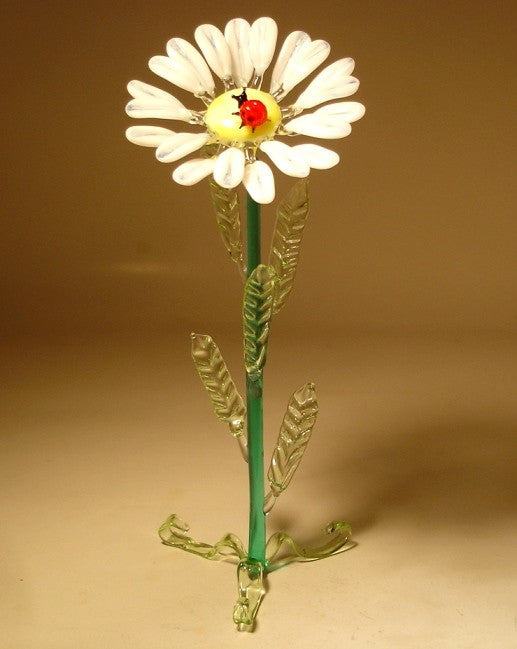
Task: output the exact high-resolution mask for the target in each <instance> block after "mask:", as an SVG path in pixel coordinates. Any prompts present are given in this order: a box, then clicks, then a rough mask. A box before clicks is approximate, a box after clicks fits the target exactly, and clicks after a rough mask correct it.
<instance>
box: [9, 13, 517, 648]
mask: <svg viewBox="0 0 517 649" xmlns="http://www.w3.org/2000/svg"><path fill="white" fill-rule="evenodd" d="M516 7H517V6H516V5H515V3H514V2H509V1H508V2H498V1H496V2H492V3H490V5H487V4H486V3H482V2H458V1H456V2H454V1H453V2H444V1H443V2H435V3H428V2H420V1H413V2H409V1H395V2H358V1H355V0H354V1H350V2H346V3H337V2H328V1H322V2H319V4H318V5H317V6H316V4H315V3H309V2H293V1H292V0H287V1H286V2H283V3H273V2H270V1H269V0H266V1H264V2H261V3H260V6H257V8H256V9H249V10H247V9H246V7H244V5H241V4H237V3H232V2H225V3H224V4H223V3H221V5H219V4H218V3H215V2H212V3H197V4H195V5H194V4H187V5H181V6H180V5H177V4H175V3H173V2H157V1H151V2H148V3H137V2H124V3H101V2H75V3H68V2H46V3H39V2H26V3H23V4H19V3H15V2H3V3H2V16H3V21H4V30H3V32H4V34H3V38H2V50H3V56H2V66H1V69H2V77H3V78H2V96H3V100H2V102H1V108H0V112H1V114H2V117H3V120H2V123H3V129H2V130H1V136H0V137H2V139H3V140H5V141H4V142H3V146H2V151H3V156H2V166H3V169H2V179H3V182H2V184H3V192H2V197H3V201H2V219H1V223H0V225H1V229H2V231H1V236H0V241H1V245H2V254H1V257H0V258H1V262H0V263H1V264H2V270H1V273H0V285H1V290H2V303H3V309H2V322H1V325H2V357H3V367H4V368H5V370H4V381H3V389H2V401H3V407H2V415H1V416H2V429H1V442H2V449H3V450H2V455H1V460H0V461H1V462H2V468H1V472H0V482H1V491H0V493H1V494H2V496H1V500H0V505H1V508H2V509H1V515H2V526H1V528H0V536H1V538H2V548H3V549H4V551H3V552H2V556H1V557H0V567H1V570H2V578H1V579H0V628H2V629H3V630H4V631H3V633H4V639H3V640H2V642H0V644H1V645H2V647H4V646H5V647H6V649H32V648H33V647H34V648H35V647H38V649H47V648H49V649H50V648H51V647H52V649H61V648H63V649H65V648H66V649H68V648H74V649H82V648H84V649H93V648H95V647H99V646H106V647H108V646H109V647H113V648H118V647H134V648H135V649H140V648H144V647H145V648H147V647H153V649H154V648H160V647H166V646H167V647H170V646H173V647H203V648H206V647H216V648H218V647H233V646H237V645H239V646H240V645H241V644H242V642H244V641H246V642H248V644H249V643H251V644H253V646H256V647H260V648H262V647H266V646H271V645H272V644H273V643H275V644H277V645H278V644H280V645H290V644H293V645H295V646H297V647H300V648H301V649H305V648H307V649H309V648H311V649H312V648H313V647H315V646H319V645H323V644H325V645H326V646H327V647H329V648H330V649H334V648H336V649H337V648H338V647H343V646H348V645H350V646H357V647H360V648H361V649H362V648H363V647H375V648H383V649H384V648H389V647H406V646H407V647H416V646H418V647H430V648H434V647H436V648H440V649H442V648H447V649H448V648H451V649H467V648H469V649H470V648H475V649H477V647H481V646H484V647H498V648H499V647H502V648H504V649H507V648H508V649H510V647H514V646H516V645H517V623H516V619H517V618H516V615H517V613H516V610H515V601H516V600H517V593H516V588H515V568H516V560H515V558H514V555H515V552H514V550H513V548H514V545H515V541H514V539H515V533H516V532H517V521H516V516H515V509H516V508H515V505H516V489H515V467H516V452H515V451H516V449H515V430H516V426H515V422H516V419H517V412H516V410H517V408H516V399H515V385H516V380H515V379H516V376H515V374H516V372H515V325H516V306H515V304H516V301H515V287H516V276H517V273H516V270H517V269H516V265H517V264H516V255H515V248H516V245H515V244H516V233H517V228H516V225H515V204H516V200H515V199H516V183H515V180H514V178H515V163H514V151H515V99H516V87H515V71H514V67H515V55H516V52H515V19H516V17H517V10H516ZM236 15H243V16H245V17H247V18H248V19H254V18H255V17H257V16H259V15H271V16H273V17H275V19H277V22H278V24H279V31H280V36H279V37H280V39H282V38H284V37H285V36H286V35H287V34H288V33H289V32H290V31H291V30H293V29H305V30H306V31H308V32H309V33H310V34H311V36H312V37H313V38H325V39H326V40H328V41H329V42H330V43H331V45H332V53H331V57H330V59H329V61H332V60H335V59H336V58H339V57H341V56H349V55H350V56H353V57H354V58H355V59H356V61H357V67H356V74H357V76H358V77H359V79H360V80H361V87H360V90H359V92H358V93H357V95H356V96H355V97H354V99H355V98H356V99H357V100H358V101H362V102H363V103H364V104H365V105H366V106H367V113H366V116H365V118H364V119H362V120H361V121H360V122H358V123H357V124H356V125H355V126H354V130H353V133H352V135H351V136H350V137H349V138H346V139H345V140H342V141H337V142H335V143H331V147H332V148H334V149H335V150H337V151H338V152H339V153H340V155H341V158H342V162H341V164H340V165H339V166H338V167H336V168H334V169H333V170H330V171H327V172H314V173H313V174H312V175H311V201H312V213H311V220H310V223H309V226H308V230H307V236H306V239H305V241H304V247H303V253H302V259H301V264H300V268H299V274H298V279H297V284H296V287H295V291H294V293H293V295H292V296H291V299H290V301H289V303H288V306H287V307H286V308H285V309H284V311H283V312H282V314H281V316H280V317H279V318H278V321H275V323H274V330H273V334H272V340H271V346H270V354H269V365H268V373H267V379H266V381H267V388H266V389H267V399H268V401H267V404H268V405H267V411H266V423H267V432H266V444H267V450H266V458H268V457H269V453H270V449H271V446H272V445H273V444H274V440H275V434H276V432H275V431H276V429H277V427H278V422H279V420H280V419H281V416H282V413H283V408H284V407H285V402H286V400H287V398H288V396H289V394H290V393H291V392H292V391H293V390H294V389H295V388H296V387H298V386H299V385H301V384H302V383H303V382H304V381H306V380H307V379H309V378H310V379H313V380H314V381H315V382H316V383H317V386H318V394H319V400H320V405H321V413H320V418H319V421H318V425H317V433H315V437H314V440H313V441H312V448H310V449H309V452H308V454H307V457H306V458H305V459H304V463H303V465H302V468H301V469H300V472H299V474H298V475H297V476H296V478H295V480H293V483H292V485H291V487H290V488H289V492H288V493H286V494H285V495H284V496H283V497H282V499H281V500H280V501H279V503H278V504H277V509H276V510H275V511H274V513H273V514H272V519H271V525H270V528H271V531H275V530H277V529H284V530H287V531H291V532H292V533H293V534H295V535H297V538H300V539H305V540H309V539H311V538H314V533H315V531H316V530H317V529H318V528H319V527H321V526H322V525H323V524H324V523H325V522H326V521H327V520H330V519H332V518H336V517H344V518H346V519H347V520H350V521H351V522H352V524H353V526H354V530H355V540H356V541H357V542H358V544H359V545H358V547H357V548H355V549H354V550H353V551H351V552H349V553H346V554H344V555H342V556H340V557H336V558H333V559H331V560H329V561H327V562H321V563H318V564H311V565H309V566H294V567H291V568H288V569H286V570H283V571H279V572H278V573H275V574H274V575H273V576H272V577H271V579H270V580H269V581H270V584H269V587H270V592H269V593H268V595H267V597H266V599H265V602H264V605H263V609H262V611H261V615H260V626H259V629H258V632H257V633H256V634H255V635H253V636H251V637H250V638H244V639H243V638H242V637H240V636H239V635H238V634H236V633H235V632H234V629H233V627H232V623H231V609H232V606H233V602H234V599H235V597H236V588H235V583H234V581H235V578H234V573H233V568H232V567H231V566H228V565H226V566H225V565H210V564H205V563H204V562H202V561H201V560H198V559H196V558H194V557H191V556H189V555H182V553H179V552H175V551H173V550H170V549H168V548H164V547H163V546H161V545H160V544H159V542H158V540H157V537H156V534H155V529H156V527H157V526H158V524H159V523H160V522H161V521H162V520H163V519H164V518H165V517H166V516H167V515H168V514H169V513H170V512H171V511H177V512H178V513H179V514H180V515H182V516H183V517H184V518H186V519H187V520H189V521H190V522H191V524H192V528H193V530H192V533H193V535H194V536H195V537H198V538H200V539H202V540H206V541H213V540H215V539H216V538H218V537H219V536H220V535H221V534H223V533H224V532H226V531H230V530H231V531H234V532H236V533H238V534H239V535H240V536H242V537H243V538H245V537H246V506H247V504H246V487H245V485H246V472H245V466H244V464H243V463H240V462H239V457H238V452H237V448H236V447H234V445H233V443H232V440H231V439H230V438H229V437H228V436H225V435H224V430H223V429H218V426H219V424H218V423H217V422H215V421H214V420H213V417H212V414H211V412H210V407H209V404H208V401H207V399H206V397H205V396H204V395H203V394H202V392H201V390H200V388H199V385H198V380H197V377H196V376H195V374H194V371H193V369H192V367H191V365H190V360H189V351H188V334H189V333H190V331H191V330H197V331H201V332H206V333H210V334H212V335H213V336H214V337H215V338H216V340H217V341H218V342H219V343H220V346H221V347H222V349H223V352H224V354H225V357H227V360H228V362H229V364H230V365H231V367H232V368H233V371H234V374H235V375H236V376H238V372H239V370H238V368H239V363H240V358H239V356H240V354H239V345H240V343H239V336H240V322H239V309H240V307H239V301H240V293H241V285H240V283H239V279H238V275H237V273H236V271H235V268H233V267H232V265H231V264H230V262H229V261H227V259H226V253H225V251H224V249H223V247H222V245H221V243H220V241H219V235H218V233H217V230H216V227H215V225H214V219H213V216H212V213H211V206H210V204H209V199H208V193H207V191H206V186H204V185H201V186H198V187H195V188H190V189H189V188H183V187H180V186H177V185H175V184H174V183H173V182H172V180H171V179H170V172H171V166H169V165H160V164H158V163H157V162H155V160H154V158H153V155H152V152H151V151H150V150H145V149H140V148H137V147H135V146H133V145H131V144H129V143H128V142H127V141H125V139H124V137H123V132H124V130H125V128H126V127H127V126H128V125H130V120H129V118H127V117H126V116H125V114H124V112H123V106H124V104H125V103H126V101H127V93H126V89H125V84H126V82H127V81H128V80H130V79H131V78H137V79H141V80H143V81H147V82H149V83H156V85H160V86H161V87H163V88H166V86H167V84H166V83H165V82H161V80H159V79H158V78H156V77H154V75H152V73H151V72H150V71H148V69H147V60H148V59H149V58H150V56H152V55H154V54H159V53H162V52H163V50H164V46H165V43H166V41H167V40H168V38H170V37H171V36H182V37H185V38H188V39H190V40H192V33H193V30H194V28H195V26H196V25H198V24H200V23H202V22H213V23H214V24H217V25H219V26H222V25H224V24H225V22H226V21H227V20H228V19H229V18H231V17H234V16H236ZM176 94H177V95H178V96H179V97H180V98H182V99H183V100H184V101H185V102H186V103H187V105H190V106H192V107H194V104H193V103H192V100H190V99H189V98H188V97H187V96H186V95H185V94H183V93H182V92H181V91H179V92H177V93H176ZM276 177H277V178H278V190H279V194H280V195H281V194H282V193H283V192H284V191H286V190H287V189H288V187H289V180H288V179H285V178H283V179H281V178H280V177H279V174H277V176H276ZM263 216H264V219H263V222H264V233H263V235H264V247H265V248H266V249H267V247H268V245H269V243H268V242H269V237H270V232H271V226H272V223H273V219H274V211H273V209H272V208H267V209H265V210H264V213H263ZM218 433H220V434H218ZM214 458H216V460H215V461H214Z"/></svg>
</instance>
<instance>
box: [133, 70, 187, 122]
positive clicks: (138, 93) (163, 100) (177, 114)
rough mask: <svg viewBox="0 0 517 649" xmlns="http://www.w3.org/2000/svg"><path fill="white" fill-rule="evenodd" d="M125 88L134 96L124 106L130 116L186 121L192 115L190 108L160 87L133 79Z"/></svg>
mask: <svg viewBox="0 0 517 649" xmlns="http://www.w3.org/2000/svg"><path fill="white" fill-rule="evenodd" d="M127 89H128V90H129V93H130V94H131V95H132V96H133V97H134V99H132V100H131V101H130V102H129V103H128V105H127V106H126V112H127V114H128V115H129V116H130V117H137V118H141V117H144V118H147V117H154V118H156V119H178V120H180V121H182V122H188V121H190V119H191V117H192V113H191V112H190V110H188V109H187V108H185V106H184V105H183V104H182V103H181V101H179V100H178V99H176V97H173V96H172V95H170V94H169V93H168V92H165V91H164V90H160V88H155V87H154V86H150V85H149V84H147V83H143V82H142V81H136V80H134V81H130V82H129V83H128V85H127Z"/></svg>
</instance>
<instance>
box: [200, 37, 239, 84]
mask: <svg viewBox="0 0 517 649" xmlns="http://www.w3.org/2000/svg"><path fill="white" fill-rule="evenodd" d="M194 37H195V39H196V43H197V44H198V45H199V49H200V50H201V51H202V52H203V56H204V57H205V59H206V60H207V61H208V65H209V66H210V67H211V68H212V70H213V71H214V72H215V73H216V74H217V76H218V77H219V78H220V79H228V78H230V77H231V75H232V57H231V54H230V48H229V47H228V43H227V42H226V40H225V38H224V36H223V33H222V32H221V30H220V29H218V28H217V27H215V26H214V25H199V27H198V28H197V29H196V31H195V32H194Z"/></svg>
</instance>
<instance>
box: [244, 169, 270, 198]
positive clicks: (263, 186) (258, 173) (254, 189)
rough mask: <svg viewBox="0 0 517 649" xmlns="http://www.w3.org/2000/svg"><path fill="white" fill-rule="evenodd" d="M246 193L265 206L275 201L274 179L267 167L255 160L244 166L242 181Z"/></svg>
mask: <svg viewBox="0 0 517 649" xmlns="http://www.w3.org/2000/svg"><path fill="white" fill-rule="evenodd" d="M242 182H243V183H244V187H246V191H247V192H248V194H249V195H250V196H251V198H252V199H253V200H254V201H256V202H257V203H261V204H263V205H265V204H266V203H272V202H273V200H274V199H275V179H274V178H273V172H272V171H271V169H270V167H269V165H267V164H266V163H265V162H262V160H257V161H256V162H252V163H251V164H248V165H246V169H245V170H244V178H243V179H242Z"/></svg>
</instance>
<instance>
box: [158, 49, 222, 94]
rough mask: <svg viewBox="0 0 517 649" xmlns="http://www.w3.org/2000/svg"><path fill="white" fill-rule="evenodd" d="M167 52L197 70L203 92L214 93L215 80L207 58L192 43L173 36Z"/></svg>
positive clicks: (172, 57) (180, 62)
mask: <svg viewBox="0 0 517 649" xmlns="http://www.w3.org/2000/svg"><path fill="white" fill-rule="evenodd" d="M167 54H168V55H169V58H170V59H171V60H172V61H177V62H178V63H179V64H183V65H185V66H189V67H190V68H191V69H192V70H193V71H194V72H195V75H196V76H197V78H198V79H199V82H200V87H201V88H202V90H201V93H202V92H207V93H208V94H210V95H213V94H214V89H215V88H214V80H213V78H212V74H211V72H210V69H209V67H208V65H207V64H206V61H205V59H204V58H203V57H202V56H201V54H200V53H199V52H198V51H197V50H196V48H195V47H194V46H193V45H192V44H191V43H189V42H188V41H186V40H185V39H184V38H171V40H170V41H169V42H168V43H167ZM197 92H199V91H197Z"/></svg>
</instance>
